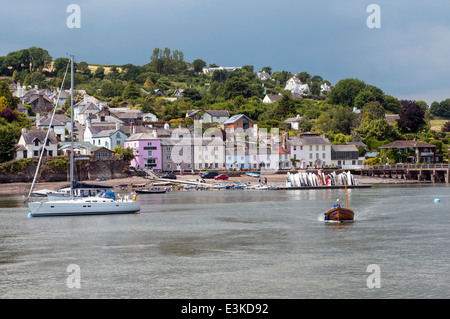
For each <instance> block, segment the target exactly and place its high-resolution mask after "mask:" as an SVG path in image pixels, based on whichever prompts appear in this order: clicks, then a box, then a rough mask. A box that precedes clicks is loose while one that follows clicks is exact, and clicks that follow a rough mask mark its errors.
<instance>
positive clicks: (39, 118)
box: [36, 113, 41, 126]
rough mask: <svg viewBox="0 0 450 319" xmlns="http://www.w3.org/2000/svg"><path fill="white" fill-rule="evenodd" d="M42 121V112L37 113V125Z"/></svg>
mask: <svg viewBox="0 0 450 319" xmlns="http://www.w3.org/2000/svg"><path fill="white" fill-rule="evenodd" d="M40 123H41V114H39V113H36V126H39V124H40Z"/></svg>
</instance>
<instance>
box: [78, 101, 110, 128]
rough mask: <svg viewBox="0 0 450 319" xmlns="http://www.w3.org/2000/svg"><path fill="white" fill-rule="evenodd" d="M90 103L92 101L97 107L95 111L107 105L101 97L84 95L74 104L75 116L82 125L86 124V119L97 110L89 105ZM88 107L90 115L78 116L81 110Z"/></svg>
mask: <svg viewBox="0 0 450 319" xmlns="http://www.w3.org/2000/svg"><path fill="white" fill-rule="evenodd" d="M90 103H92V104H93V105H94V106H95V107H96V108H97V111H96V112H95V113H98V112H99V111H100V110H101V109H102V108H103V106H106V103H104V102H102V101H100V100H99V99H97V98H95V97H93V96H88V95H87V94H86V95H83V99H82V100H81V101H79V102H78V103H76V104H75V105H74V106H73V118H74V120H76V121H78V122H79V123H80V124H82V125H85V120H86V119H87V118H88V117H89V115H91V114H95V113H94V111H95V110H94V109H92V108H91V107H90V106H89V104H90ZM86 107H88V108H89V109H90V111H89V112H88V113H89V115H87V116H83V118H78V114H79V113H80V112H81V111H83V110H84V109H85V108H86ZM80 120H81V122H80Z"/></svg>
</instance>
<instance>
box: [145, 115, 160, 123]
mask: <svg viewBox="0 0 450 319" xmlns="http://www.w3.org/2000/svg"><path fill="white" fill-rule="evenodd" d="M142 121H144V122H156V121H158V117H157V116H156V115H155V114H153V113H145V114H143V115H142Z"/></svg>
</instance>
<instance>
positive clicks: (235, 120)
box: [223, 114, 253, 124]
mask: <svg viewBox="0 0 450 319" xmlns="http://www.w3.org/2000/svg"><path fill="white" fill-rule="evenodd" d="M242 117H245V118H246V119H247V120H249V121H251V122H252V123H253V121H252V120H251V119H250V118H249V117H248V116H247V115H245V114H237V115H233V116H232V117H230V118H229V119H228V120H226V121H225V122H224V123H223V124H233V123H236V122H237V121H239V119H241V118H242Z"/></svg>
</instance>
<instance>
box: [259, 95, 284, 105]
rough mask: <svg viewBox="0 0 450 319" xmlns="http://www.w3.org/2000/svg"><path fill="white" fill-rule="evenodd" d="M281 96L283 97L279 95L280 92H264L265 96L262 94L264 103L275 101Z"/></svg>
mask: <svg viewBox="0 0 450 319" xmlns="http://www.w3.org/2000/svg"><path fill="white" fill-rule="evenodd" d="M282 97H283V95H281V94H266V96H264V99H263V103H266V104H270V103H275V102H276V101H278V100H279V99H281V98H282Z"/></svg>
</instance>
